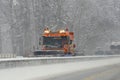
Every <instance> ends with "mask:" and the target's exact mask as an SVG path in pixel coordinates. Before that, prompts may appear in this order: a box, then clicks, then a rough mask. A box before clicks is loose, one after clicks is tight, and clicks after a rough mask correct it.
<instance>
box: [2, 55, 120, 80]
mask: <svg viewBox="0 0 120 80" xmlns="http://www.w3.org/2000/svg"><path fill="white" fill-rule="evenodd" d="M114 64H120V57H114V58H105V59H99V60H90V61H89V60H88V61H81V62H80V61H78V62H70V63H61V64H50V65H40V66H31V67H21V68H20V67H19V68H12V69H1V70H0V75H1V77H0V80H44V79H46V78H49V77H53V76H57V75H61V74H66V73H71V72H75V71H80V70H86V69H91V68H96V67H102V66H106V65H114Z"/></svg>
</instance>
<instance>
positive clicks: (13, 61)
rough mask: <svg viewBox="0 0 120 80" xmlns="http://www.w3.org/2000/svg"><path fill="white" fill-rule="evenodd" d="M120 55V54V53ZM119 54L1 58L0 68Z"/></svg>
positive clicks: (82, 59)
mask: <svg viewBox="0 0 120 80" xmlns="http://www.w3.org/2000/svg"><path fill="white" fill-rule="evenodd" d="M119 56H120V55H119ZM119 56H118V55H102V56H74V57H70V56H69V57H68V56H67V57H33V58H23V57H21V58H6V59H0V69H3V68H15V67H23V66H24V67H25V66H37V65H46V64H47V65H48V64H58V63H67V62H79V61H88V60H97V59H104V58H111V57H112V58H114V57H119Z"/></svg>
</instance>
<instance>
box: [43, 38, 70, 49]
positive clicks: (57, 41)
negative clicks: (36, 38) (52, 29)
mask: <svg viewBox="0 0 120 80" xmlns="http://www.w3.org/2000/svg"><path fill="white" fill-rule="evenodd" d="M67 40H68V39H67V37H66V36H65V37H43V45H46V47H48V48H62V47H63V45H64V44H67V42H68V41H67Z"/></svg>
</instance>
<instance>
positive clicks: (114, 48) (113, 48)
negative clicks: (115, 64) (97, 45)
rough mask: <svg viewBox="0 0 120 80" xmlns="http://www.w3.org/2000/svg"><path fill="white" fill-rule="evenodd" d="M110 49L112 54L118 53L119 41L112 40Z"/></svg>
mask: <svg viewBox="0 0 120 80" xmlns="http://www.w3.org/2000/svg"><path fill="white" fill-rule="evenodd" d="M110 49H111V51H112V53H113V54H120V42H112V44H111V45H110Z"/></svg>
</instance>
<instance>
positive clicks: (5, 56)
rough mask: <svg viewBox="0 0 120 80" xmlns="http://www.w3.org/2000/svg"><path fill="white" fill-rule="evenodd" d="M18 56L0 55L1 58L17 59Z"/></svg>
mask: <svg viewBox="0 0 120 80" xmlns="http://www.w3.org/2000/svg"><path fill="white" fill-rule="evenodd" d="M15 57H16V54H0V58H15Z"/></svg>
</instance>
